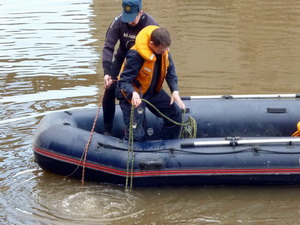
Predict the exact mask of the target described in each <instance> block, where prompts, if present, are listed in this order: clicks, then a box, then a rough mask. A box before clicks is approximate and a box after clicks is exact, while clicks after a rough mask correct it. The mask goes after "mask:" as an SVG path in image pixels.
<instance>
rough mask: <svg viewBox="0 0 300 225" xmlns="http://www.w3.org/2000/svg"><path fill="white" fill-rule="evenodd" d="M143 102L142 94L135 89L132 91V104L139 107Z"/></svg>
mask: <svg viewBox="0 0 300 225" xmlns="http://www.w3.org/2000/svg"><path fill="white" fill-rule="evenodd" d="M141 103H142V100H141V98H140V95H139V94H138V93H137V92H136V91H134V92H132V98H131V104H132V105H133V106H134V107H135V108H137V107H138V106H139V105H140V104H141Z"/></svg>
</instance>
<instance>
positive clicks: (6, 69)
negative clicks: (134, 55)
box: [0, 0, 300, 225]
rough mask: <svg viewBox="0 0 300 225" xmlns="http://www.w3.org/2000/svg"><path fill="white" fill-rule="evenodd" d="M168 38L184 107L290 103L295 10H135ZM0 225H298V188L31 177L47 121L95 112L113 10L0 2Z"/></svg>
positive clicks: (102, 1) (89, 4) (193, 3)
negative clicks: (257, 100) (253, 97)
mask: <svg viewBox="0 0 300 225" xmlns="http://www.w3.org/2000/svg"><path fill="white" fill-rule="evenodd" d="M143 7H144V10H145V11H146V12H148V13H149V14H151V15H152V16H153V17H154V18H155V19H156V20H157V21H158V23H159V24H160V25H161V26H162V27H166V28H167V29H168V30H169V31H170V33H171V36H172V46H171V52H172V55H173V59H174V61H175V64H176V69H177V73H178V76H179V87H180V93H181V95H182V96H189V95H214V94H217V95H220V94H274V93H276V94H277V93H297V92H298V91H299V84H300V82H299V81H300V76H299V71H300V62H299V59H300V5H299V1H298V0H286V1H281V0H268V1H265V0H256V1H253V0H201V1H199V0H180V1H179V0H165V1H161V0H152V1H149V0H144V2H143ZM0 9H1V16H0V111H1V114H0V170H1V173H0V190H1V194H0V223H1V224H55V225H56V224H118V225H121V224H151V225H154V224H298V223H299V222H298V219H299V218H298V215H299V213H300V206H299V201H300V192H299V187H298V186H271V187H270V186H268V187H264V186H259V187H248V186H242V187H241V186H239V187H231V186H229V187H228V186H226V187H223V186H202V187H193V188H190V187H180V188H146V189H134V190H133V191H132V192H126V191H124V188H123V187H116V186H112V185H107V184H95V183H89V182H86V184H85V185H84V186H83V185H81V183H80V181H79V180H75V179H69V178H68V179H66V178H64V177H61V176H57V175H53V174H49V173H46V172H44V171H43V170H41V169H40V168H39V167H38V166H37V165H36V163H35V162H34V158H33V152H32V141H33V136H34V133H35V129H36V127H37V124H38V123H39V121H40V119H41V118H42V117H43V116H44V115H46V114H48V113H50V112H52V111H59V110H64V109H69V108H77V107H95V106H96V105H97V104H98V101H99V99H100V96H101V94H102V92H103V82H102V77H103V71H102V67H101V50H102V46H103V42H104V36H105V33H106V29H107V27H108V26H109V24H110V22H111V21H112V20H113V19H114V17H115V16H117V15H118V14H119V13H120V12H121V0H94V1H93V0H47V1H41V0H27V1H22V0H1V1H0Z"/></svg>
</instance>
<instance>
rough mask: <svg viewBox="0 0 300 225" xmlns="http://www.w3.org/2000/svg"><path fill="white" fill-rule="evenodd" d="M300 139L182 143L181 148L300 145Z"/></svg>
mask: <svg viewBox="0 0 300 225" xmlns="http://www.w3.org/2000/svg"><path fill="white" fill-rule="evenodd" d="M299 142H300V138H281V139H277V138H272V139H252V140H238V139H232V140H221V141H195V142H189V143H181V144H180V146H181V148H193V147H203V146H224V145H230V146H236V145H247V144H277V143H286V144H293V143H299Z"/></svg>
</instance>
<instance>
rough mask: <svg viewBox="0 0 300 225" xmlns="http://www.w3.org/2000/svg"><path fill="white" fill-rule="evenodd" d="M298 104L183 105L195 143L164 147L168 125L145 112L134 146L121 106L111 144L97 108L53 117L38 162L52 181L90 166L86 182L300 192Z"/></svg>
mask: <svg viewBox="0 0 300 225" xmlns="http://www.w3.org/2000/svg"><path fill="white" fill-rule="evenodd" d="M299 98H300V95H298V94H291V95H289V94H286V95H248V96H247V95H236V96H235V95H232V96H193V97H185V98H183V99H184V102H185V104H186V107H187V110H186V113H185V118H187V117H188V116H190V117H192V118H194V120H195V121H196V131H197V136H196V138H192V139H191V138H187V139H176V140H160V129H161V127H162V123H163V121H162V119H161V118H157V117H156V116H154V115H153V114H152V113H151V112H150V111H147V112H146V124H145V130H146V138H145V141H142V142H133V143H132V142H130V143H129V142H128V141H127V140H125V139H124V124H123V119H122V112H121V110H120V109H119V107H118V106H117V111H116V115H115V118H114V126H113V133H112V136H105V135H103V121H102V111H101V110H100V111H98V109H97V108H96V107H95V108H83V109H76V110H66V111H64V112H53V113H51V114H48V115H46V116H45V117H44V118H43V119H42V120H41V121H40V123H39V125H38V128H37V131H36V134H35V139H34V143H33V151H34V156H35V160H36V162H37V163H38V165H39V166H40V167H41V168H42V169H44V170H45V171H48V172H51V173H55V174H60V175H62V176H73V177H77V178H81V177H82V170H83V165H84V174H85V179H86V180H91V181H96V182H104V183H111V184H116V185H125V184H126V185H128V180H130V182H131V185H132V186H133V187H155V186H192V185H268V184H284V185H285V184H300V138H299V137H297V136H298V134H299V133H300V132H299V131H297V124H298V122H299V121H300V100H299ZM97 112H99V113H98V114H99V117H98V120H97V121H96V126H95V129H94V133H93V135H92V136H91V135H90V134H91V129H92V126H93V122H94V119H95V116H96V114H97ZM298 127H299V126H298ZM299 129H300V128H299ZM293 134H294V135H293ZM90 137H91V139H90ZM89 139H90V144H89V147H88V149H87V150H88V151H87V153H86V159H85V160H84V162H83V157H82V156H83V151H84V149H85V147H86V146H87V142H88V141H89Z"/></svg>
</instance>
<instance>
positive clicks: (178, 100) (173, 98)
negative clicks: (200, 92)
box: [170, 91, 185, 109]
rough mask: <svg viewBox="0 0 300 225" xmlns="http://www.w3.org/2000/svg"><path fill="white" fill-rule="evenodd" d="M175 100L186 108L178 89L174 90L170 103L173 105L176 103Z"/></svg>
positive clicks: (181, 106) (182, 107)
mask: <svg viewBox="0 0 300 225" xmlns="http://www.w3.org/2000/svg"><path fill="white" fill-rule="evenodd" d="M174 101H175V102H176V103H177V104H178V106H179V107H180V108H181V109H185V105H184V103H183V101H182V100H181V98H180V96H179V92H178V91H174V92H173V93H172V96H171V102H170V105H172V104H173V103H174Z"/></svg>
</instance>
